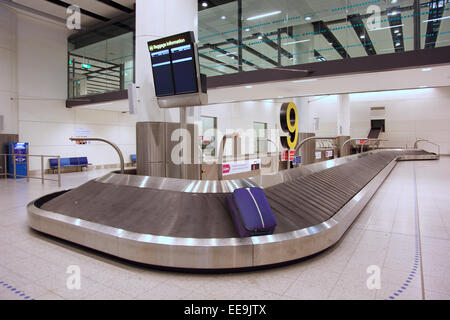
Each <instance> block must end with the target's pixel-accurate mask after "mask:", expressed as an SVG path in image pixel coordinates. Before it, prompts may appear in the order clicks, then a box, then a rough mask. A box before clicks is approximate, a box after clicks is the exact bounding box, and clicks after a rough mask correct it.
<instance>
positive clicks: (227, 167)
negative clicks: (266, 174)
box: [222, 159, 261, 176]
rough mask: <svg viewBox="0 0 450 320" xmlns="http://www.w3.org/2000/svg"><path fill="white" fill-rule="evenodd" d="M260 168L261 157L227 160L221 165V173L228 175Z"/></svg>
mask: <svg viewBox="0 0 450 320" xmlns="http://www.w3.org/2000/svg"><path fill="white" fill-rule="evenodd" d="M260 168H261V159H253V160H242V161H236V162H228V163H224V164H223V165H222V175H223V176H229V175H232V174H238V173H244V172H250V171H255V170H259V169H260Z"/></svg>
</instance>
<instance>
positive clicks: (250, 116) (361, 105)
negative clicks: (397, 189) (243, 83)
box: [202, 87, 450, 154]
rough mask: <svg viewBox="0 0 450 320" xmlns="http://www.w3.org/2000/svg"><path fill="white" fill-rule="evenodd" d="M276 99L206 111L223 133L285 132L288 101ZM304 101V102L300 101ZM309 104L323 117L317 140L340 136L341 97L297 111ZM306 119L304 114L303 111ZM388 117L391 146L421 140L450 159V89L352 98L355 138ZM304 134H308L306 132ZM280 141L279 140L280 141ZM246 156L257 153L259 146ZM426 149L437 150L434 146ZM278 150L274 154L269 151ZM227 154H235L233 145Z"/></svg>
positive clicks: (388, 144)
mask: <svg viewBox="0 0 450 320" xmlns="http://www.w3.org/2000/svg"><path fill="white" fill-rule="evenodd" d="M286 101H288V100H284V99H281V100H280V99H276V100H268V101H250V102H239V103H228V104H219V105H212V106H207V107H203V108H202V115H203V116H212V117H217V118H218V121H217V122H218V129H219V130H220V131H221V132H222V133H226V132H227V130H228V131H233V130H237V129H239V128H240V129H243V130H248V129H253V122H254V121H257V122H265V123H268V127H269V129H271V128H276V126H278V128H279V121H280V120H279V112H280V107H281V104H282V103H283V102H286ZM299 101H300V100H299ZM304 103H308V104H309V112H310V113H311V115H310V117H311V118H319V119H320V120H319V130H317V131H315V134H316V135H317V136H337V135H338V129H337V117H338V111H339V96H338V95H330V96H316V97H307V98H305V99H301V102H298V103H297V107H298V108H299V110H301V109H302V108H303V107H304V105H303V104H304ZM371 107H385V108H386V114H385V116H384V117H373V116H371V114H370V108H371ZM299 114H301V112H299ZM378 118H385V119H386V132H385V133H384V134H383V136H382V138H383V139H387V140H389V141H387V142H383V143H382V146H386V147H406V146H407V147H412V146H413V144H414V142H415V140H416V139H417V138H424V139H429V140H430V141H433V142H436V143H438V144H440V146H441V153H442V154H450V87H443V88H426V89H415V90H399V91H385V92H373V93H354V94H350V135H351V136H352V137H353V138H359V137H367V135H368V133H369V130H370V120H371V119H378ZM300 131H301V132H304V130H303V129H302V128H300ZM277 139H278V138H276V137H274V140H277ZM247 147H248V148H249V149H247V150H245V146H242V152H246V153H248V152H249V150H250V153H252V152H253V143H251V142H250V143H249V144H248V146H247ZM420 147H424V148H426V149H429V150H430V151H434V149H433V147H432V146H427V145H426V144H421V145H420ZM269 150H270V151H272V149H269ZM226 154H231V148H230V146H229V147H228V148H227V152H226Z"/></svg>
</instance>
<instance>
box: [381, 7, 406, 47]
mask: <svg viewBox="0 0 450 320" xmlns="http://www.w3.org/2000/svg"><path fill="white" fill-rule="evenodd" d="M386 14H387V16H388V21H389V26H390V27H391V28H390V30H391V35H392V42H393V45H394V50H395V52H403V51H405V42H404V40H403V26H402V24H403V23H402V13H401V11H400V8H398V7H397V8H390V9H388V10H387V13H386Z"/></svg>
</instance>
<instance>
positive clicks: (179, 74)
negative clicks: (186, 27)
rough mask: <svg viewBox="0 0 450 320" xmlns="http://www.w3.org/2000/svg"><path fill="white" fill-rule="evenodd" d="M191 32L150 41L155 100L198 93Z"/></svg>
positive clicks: (194, 46)
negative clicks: (156, 98)
mask: <svg viewBox="0 0 450 320" xmlns="http://www.w3.org/2000/svg"><path fill="white" fill-rule="evenodd" d="M196 48H197V47H196V45H195V37H194V33H193V32H185V33H181V34H178V35H174V36H170V37H166V38H162V39H158V40H154V41H149V42H148V50H149V52H150V57H151V63H152V70H153V80H154V85H155V93H156V96H157V97H166V96H173V95H179V94H188V93H197V92H199V80H198V79H199V69H198V66H197V62H196V61H197V59H196Z"/></svg>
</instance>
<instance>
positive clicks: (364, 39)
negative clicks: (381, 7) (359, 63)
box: [347, 13, 377, 56]
mask: <svg viewBox="0 0 450 320" xmlns="http://www.w3.org/2000/svg"><path fill="white" fill-rule="evenodd" d="M347 18H348V20H349V22H350V23H351V25H352V27H353V30H355V32H356V35H357V36H358V38H359V40H360V41H361V44H362V45H363V47H364V50H366V52H367V55H368V56H372V55H374V54H377V53H376V51H375V47H374V46H373V43H372V40H371V39H370V36H369V33H368V32H367V29H366V27H365V26H364V22H363V20H362V18H361V15H360V14H359V13H357V14H352V15H349V16H348V17H347Z"/></svg>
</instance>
